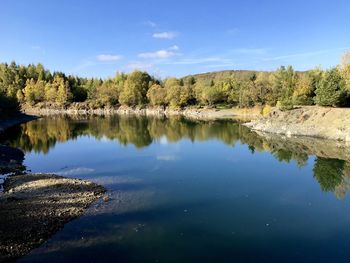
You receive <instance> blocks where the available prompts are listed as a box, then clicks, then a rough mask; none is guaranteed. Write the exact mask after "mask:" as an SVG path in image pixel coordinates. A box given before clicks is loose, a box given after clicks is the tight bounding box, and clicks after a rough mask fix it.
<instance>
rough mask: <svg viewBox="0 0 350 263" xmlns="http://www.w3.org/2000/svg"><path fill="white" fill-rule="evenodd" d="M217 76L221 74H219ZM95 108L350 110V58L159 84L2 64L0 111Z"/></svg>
mask: <svg viewBox="0 0 350 263" xmlns="http://www.w3.org/2000/svg"><path fill="white" fill-rule="evenodd" d="M214 76H215V74H214ZM74 102H84V103H85V104H86V105H87V106H88V107H91V108H103V107H113V106H117V105H128V106H144V105H148V104H149V105H152V106H164V107H165V106H170V107H174V108H181V107H187V106H218V105H226V106H238V107H252V106H255V105H270V106H276V105H277V106H279V107H280V108H282V109H290V108H292V107H293V106H294V105H314V104H317V105H321V106H335V107H342V106H350V53H349V52H345V53H344V55H343V56H342V59H341V63H340V64H339V65H338V66H337V67H335V68H331V69H328V70H322V69H321V68H316V69H313V70H310V71H307V72H296V71H295V70H294V69H293V68H292V67H291V66H288V67H284V66H282V67H280V68H279V69H277V70H276V71H274V72H254V71H250V72H244V71H236V72H233V73H232V74H223V77H221V78H217V77H208V78H206V77H203V75H198V76H187V77H184V78H179V79H178V78H167V79H165V80H159V79H156V78H155V77H153V76H150V75H149V74H148V73H146V72H141V71H134V72H132V73H130V74H124V73H117V74H116V75H115V76H114V77H112V78H108V79H104V80H102V79H97V78H90V79H89V78H81V77H77V76H72V75H68V76H67V75H65V74H64V73H62V72H53V73H51V72H50V71H49V70H47V69H45V68H44V67H43V66H42V65H41V64H38V65H33V64H30V65H28V66H23V65H17V64H16V63H15V62H12V63H11V64H6V63H3V64H0V112H6V111H13V110H15V109H17V108H18V106H19V104H24V103H27V104H30V105H36V104H40V103H44V104H47V105H58V106H61V107H65V106H68V105H69V104H71V103H74Z"/></svg>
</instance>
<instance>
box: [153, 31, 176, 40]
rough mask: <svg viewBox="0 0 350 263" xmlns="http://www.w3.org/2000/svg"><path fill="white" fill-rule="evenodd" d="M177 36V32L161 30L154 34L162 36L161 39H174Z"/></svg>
mask: <svg viewBox="0 0 350 263" xmlns="http://www.w3.org/2000/svg"><path fill="white" fill-rule="evenodd" d="M177 36H178V33H176V32H159V33H154V34H153V37H154V38H160V39H173V38H175V37H177Z"/></svg>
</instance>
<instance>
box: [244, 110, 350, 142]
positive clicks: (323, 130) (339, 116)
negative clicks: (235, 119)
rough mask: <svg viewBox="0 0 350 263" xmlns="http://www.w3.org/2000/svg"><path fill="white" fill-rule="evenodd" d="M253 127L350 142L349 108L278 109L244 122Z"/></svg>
mask: <svg viewBox="0 0 350 263" xmlns="http://www.w3.org/2000/svg"><path fill="white" fill-rule="evenodd" d="M245 125H246V126H247V127H249V128H251V129H252V130H256V131H262V132H266V133H275V134H283V135H286V136H287V137H291V136H307V137H314V138H320V139H327V140H336V141H343V142H350V108H330V107H318V106H305V107H299V108H295V109H293V110H289V111H280V110H278V109H276V108H274V109H272V111H271V112H270V113H269V114H267V115H266V116H265V117H260V118H257V119H255V120H253V121H251V122H249V123H246V124H245Z"/></svg>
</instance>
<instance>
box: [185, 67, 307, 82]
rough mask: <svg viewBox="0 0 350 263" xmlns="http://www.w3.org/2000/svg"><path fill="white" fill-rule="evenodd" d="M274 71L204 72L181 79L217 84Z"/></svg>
mask: <svg viewBox="0 0 350 263" xmlns="http://www.w3.org/2000/svg"><path fill="white" fill-rule="evenodd" d="M273 72H274V71H256V70H223V71H213V72H206V73H199V74H193V75H188V76H185V77H183V79H188V78H190V77H194V78H195V79H196V81H203V82H210V81H214V82H218V81H222V80H226V79H230V78H233V77H234V78H236V79H239V80H248V79H249V77H250V76H251V75H252V74H253V73H256V74H259V73H262V74H266V75H270V74H272V73H273ZM296 72H297V73H298V74H303V73H305V71H296Z"/></svg>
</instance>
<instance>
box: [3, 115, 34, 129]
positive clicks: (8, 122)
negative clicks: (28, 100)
mask: <svg viewBox="0 0 350 263" xmlns="http://www.w3.org/2000/svg"><path fill="white" fill-rule="evenodd" d="M34 115H35V114H34ZM34 115H28V114H23V113H19V114H16V115H14V116H9V117H6V118H0V133H2V132H4V131H5V130H6V129H8V128H10V127H12V126H15V125H18V124H22V123H25V122H28V121H32V120H35V119H37V118H38V117H37V116H34Z"/></svg>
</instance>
